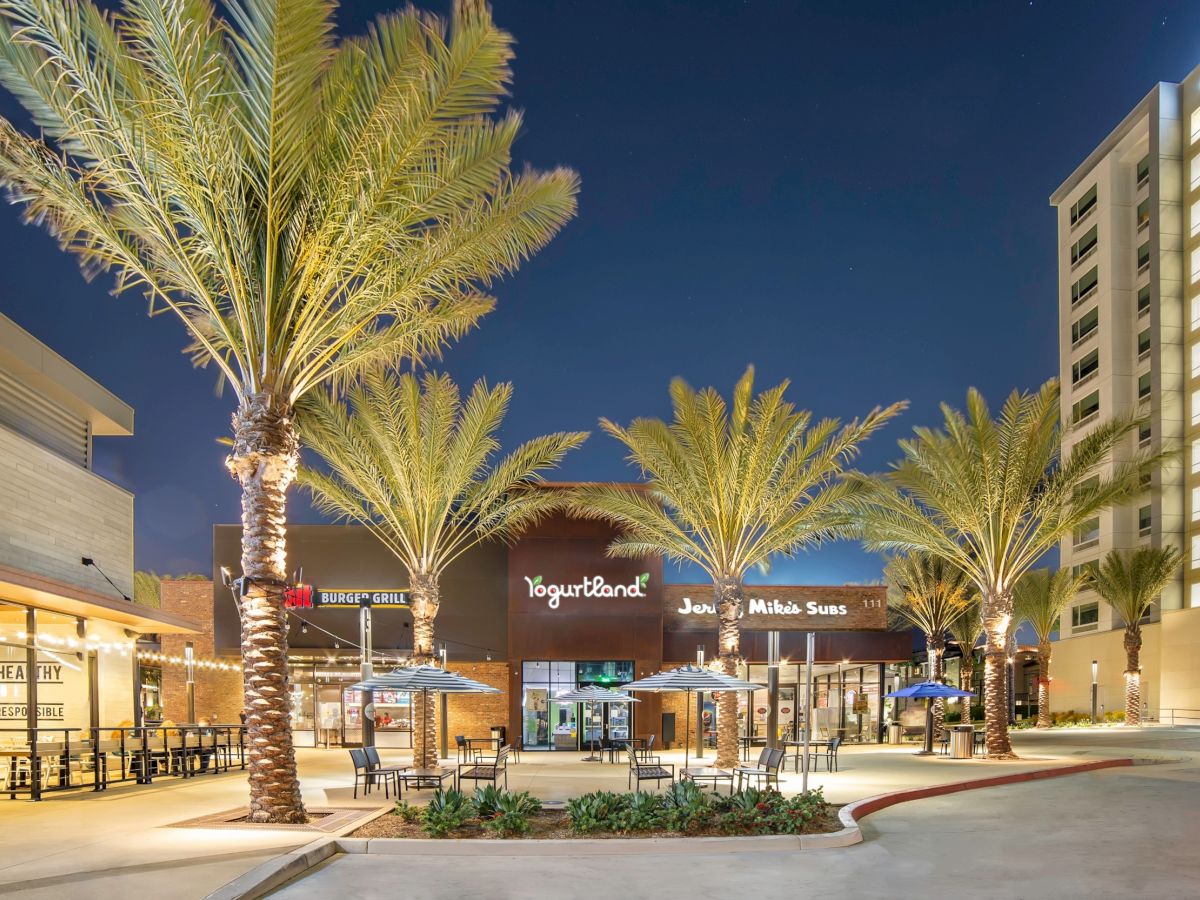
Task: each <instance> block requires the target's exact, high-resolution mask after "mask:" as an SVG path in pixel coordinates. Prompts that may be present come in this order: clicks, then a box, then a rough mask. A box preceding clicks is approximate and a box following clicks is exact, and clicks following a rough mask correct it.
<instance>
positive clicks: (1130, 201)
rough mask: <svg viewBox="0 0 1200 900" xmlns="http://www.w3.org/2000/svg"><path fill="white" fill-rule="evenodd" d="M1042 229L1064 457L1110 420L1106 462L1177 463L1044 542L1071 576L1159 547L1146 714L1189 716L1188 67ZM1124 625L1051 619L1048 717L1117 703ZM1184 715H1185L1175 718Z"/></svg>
mask: <svg viewBox="0 0 1200 900" xmlns="http://www.w3.org/2000/svg"><path fill="white" fill-rule="evenodd" d="M1050 203H1051V205H1052V206H1053V207H1054V208H1055V210H1056V213H1057V221H1058V263H1059V266H1058V268H1059V284H1058V309H1059V359H1060V379H1061V382H1062V386H1063V391H1062V417H1063V421H1064V423H1067V424H1068V426H1069V433H1068V436H1067V439H1066V441H1065V444H1066V449H1067V451H1068V452H1069V449H1070V447H1072V446H1073V445H1074V444H1076V443H1077V442H1078V441H1080V440H1082V439H1083V438H1084V437H1085V436H1086V435H1087V434H1088V433H1089V432H1090V431H1091V429H1093V428H1094V427H1095V426H1096V425H1097V424H1098V423H1100V422H1102V421H1104V420H1106V419H1109V418H1110V417H1112V416H1124V415H1130V414H1136V415H1137V416H1138V417H1140V418H1142V419H1143V422H1144V424H1143V426H1142V427H1141V429H1140V430H1139V432H1138V433H1137V434H1136V435H1134V436H1132V437H1131V438H1130V439H1129V441H1128V444H1127V446H1126V447H1125V448H1123V449H1122V451H1121V452H1120V454H1118V456H1121V455H1124V456H1126V457H1127V456H1129V455H1132V454H1134V453H1136V452H1137V451H1138V450H1139V449H1147V448H1154V449H1158V448H1163V449H1176V450H1179V451H1180V452H1181V454H1182V455H1181V457H1180V459H1179V461H1178V462H1176V463H1174V464H1172V465H1169V466H1167V467H1166V468H1164V469H1163V470H1162V471H1161V472H1159V473H1156V474H1155V475H1154V476H1153V477H1152V478H1150V479H1149V480H1148V481H1147V482H1145V483H1144V484H1143V485H1142V489H1141V490H1140V491H1139V492H1138V493H1137V494H1136V495H1135V496H1134V497H1133V498H1131V499H1130V501H1129V502H1127V503H1125V504H1123V505H1121V506H1118V507H1115V508H1114V509H1112V510H1109V511H1107V512H1105V513H1102V514H1101V515H1099V516H1097V517H1096V518H1095V519H1094V520H1092V521H1090V522H1088V523H1085V524H1084V526H1083V527H1081V528H1080V529H1078V530H1077V531H1076V532H1075V533H1074V534H1073V535H1071V536H1070V537H1069V538H1067V539H1065V540H1064V541H1063V542H1062V545H1061V547H1060V552H1061V561H1062V565H1064V566H1068V567H1071V568H1073V569H1075V570H1076V571H1081V570H1083V569H1084V568H1086V567H1089V566H1094V565H1096V564H1097V563H1098V562H1099V560H1101V559H1102V558H1103V557H1104V555H1105V554H1106V553H1108V552H1109V551H1110V550H1114V549H1116V550H1130V549H1133V548H1136V547H1139V546H1145V545H1149V546H1160V547H1161V546H1168V545H1170V546H1175V547H1178V548H1179V549H1180V550H1182V551H1183V553H1184V555H1185V564H1184V567H1183V569H1182V571H1181V572H1180V574H1179V577H1178V578H1177V579H1176V581H1175V583H1173V584H1172V585H1170V586H1169V587H1168V588H1167V589H1166V590H1165V591H1163V593H1162V596H1161V597H1160V600H1159V603H1158V604H1156V606H1155V608H1154V610H1153V611H1152V612H1151V614H1150V615H1149V616H1148V617H1147V619H1146V621H1145V623H1144V625H1143V633H1144V650H1143V653H1142V697H1143V706H1144V708H1145V711H1146V713H1147V714H1149V715H1150V716H1159V717H1162V718H1170V717H1171V716H1176V717H1180V716H1185V715H1187V714H1188V713H1189V712H1190V714H1191V715H1192V716H1195V717H1196V718H1197V719H1198V720H1200V679H1198V676H1200V671H1197V669H1196V667H1195V666H1194V665H1192V664H1190V663H1189V662H1188V660H1189V659H1195V658H1197V657H1200V69H1197V70H1195V71H1193V72H1192V73H1191V74H1189V75H1188V77H1187V78H1186V79H1185V80H1184V81H1183V82H1181V83H1178V84H1174V83H1160V84H1158V85H1156V86H1155V87H1154V88H1153V90H1151V91H1150V93H1148V94H1147V95H1146V97H1145V98H1144V99H1143V100H1142V101H1141V102H1140V103H1139V104H1138V105H1137V106H1136V107H1135V108H1134V109H1133V110H1132V111H1131V112H1130V113H1129V114H1128V115H1127V116H1126V117H1125V118H1124V120H1122V121H1121V123H1120V124H1118V125H1117V127H1116V128H1115V129H1114V130H1113V131H1112V132H1111V133H1110V134H1109V135H1108V136H1107V137H1106V138H1105V139H1104V141H1103V142H1102V143H1101V144H1100V145H1099V146H1098V147H1097V148H1096V149H1095V150H1094V151H1092V153H1091V154H1090V155H1089V156H1088V157H1087V158H1086V159H1085V160H1084V161H1083V162H1082V163H1081V164H1080V165H1079V166H1078V167H1077V168H1076V170H1075V171H1074V172H1073V173H1072V174H1071V176H1070V177H1069V178H1068V179H1067V180H1066V181H1065V182H1063V184H1062V185H1061V186H1060V187H1059V188H1058V190H1056V191H1055V192H1054V194H1053V195H1052V196H1051V198H1050ZM1124 626H1125V623H1124V622H1123V621H1121V620H1120V618H1119V617H1118V616H1116V615H1115V613H1113V611H1112V610H1111V609H1110V608H1109V607H1108V606H1107V605H1106V604H1105V603H1104V602H1103V601H1102V600H1101V599H1100V598H1099V597H1098V596H1097V595H1096V594H1095V593H1094V592H1092V591H1090V590H1084V591H1081V592H1080V594H1079V595H1078V596H1077V597H1076V598H1075V601H1074V602H1073V604H1072V606H1071V608H1070V609H1069V610H1068V611H1067V612H1065V613H1064V614H1063V617H1062V620H1061V622H1060V628H1059V635H1058V643H1057V644H1056V646H1055V653H1054V663H1053V666H1052V676H1053V678H1054V688H1053V690H1052V692H1051V696H1052V706H1053V709H1054V710H1056V711H1057V710H1077V711H1085V710H1087V709H1089V708H1090V703H1091V685H1092V669H1093V666H1092V662H1093V660H1094V661H1095V662H1096V666H1095V669H1096V673H1097V692H1098V699H1099V704H1100V705H1101V706H1104V707H1105V708H1106V709H1108V710H1113V709H1119V708H1121V707H1122V706H1123V703H1124V670H1125V654H1124V649H1123V646H1122V634H1123V631H1124ZM1189 707H1193V708H1192V709H1190V710H1189Z"/></svg>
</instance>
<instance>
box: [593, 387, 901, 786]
mask: <svg viewBox="0 0 1200 900" xmlns="http://www.w3.org/2000/svg"><path fill="white" fill-rule="evenodd" d="M787 387H788V382H786V381H785V382H783V383H781V384H779V385H776V386H775V387H773V388H770V389H769V390H766V391H763V392H762V393H760V394H758V395H757V396H755V394H754V368H753V367H750V368H748V369H747V370H746V374H745V375H743V376H742V378H741V379H740V380H739V381H738V383H737V386H736V387H735V388H734V391H733V400H732V405H731V407H732V408H730V407H727V406H726V403H725V400H724V399H723V398H722V397H721V395H720V394H719V393H718V392H717V391H716V389H714V388H704V389H703V390H701V391H695V390H693V389H692V388H691V387H690V386H689V385H688V384H687V383H686V382H684V381H683V380H682V379H679V378H677V379H675V380H674V381H672V382H671V405H672V409H673V414H674V415H673V420H672V422H671V423H670V424H668V423H666V422H663V421H660V420H658V419H635V420H634V421H633V423H632V424H630V426H629V427H628V428H622V427H621V426H620V425H617V424H615V423H613V422H610V421H609V420H608V419H601V420H600V425H601V427H602V428H603V429H604V430H605V431H606V432H608V433H609V434H610V435H612V436H613V437H615V438H616V439H617V440H619V441H620V442H621V443H623V444H624V445H625V446H626V447H627V448H628V449H629V459H630V461H631V462H632V463H634V464H635V465H637V466H638V467H639V468H640V469H641V471H642V473H643V475H644V476H646V477H647V478H648V481H649V484H648V487H649V490H648V492H645V493H643V492H636V491H629V490H625V489H622V488H620V487H618V486H615V485H590V486H587V487H585V488H581V489H580V490H579V491H578V492H577V493H576V495H575V501H574V503H573V505H572V509H573V510H574V512H575V513H576V514H578V515H582V516H590V517H593V518H600V519H604V520H607V521H609V522H611V523H613V524H614V525H615V526H617V528H618V530H619V536H618V537H617V538H616V539H615V540H614V541H613V542H612V544H610V545H609V548H608V552H609V553H610V554H611V555H613V556H625V557H635V558H636V557H642V556H646V555H648V554H660V555H662V556H665V557H667V558H668V559H670V560H673V561H675V562H690V563H694V564H695V565H697V566H699V567H700V568H702V569H703V570H704V571H705V572H706V573H707V575H708V577H709V578H711V579H712V582H713V598H714V606H715V608H716V610H717V620H718V628H719V634H718V651H719V655H718V659H719V661H720V665H721V667H722V669H723V670H724V671H725V672H726V674H729V675H733V674H735V673H736V671H737V665H738V660H739V653H740V649H741V634H740V630H739V625H738V618H739V616H740V615H741V613H742V606H743V599H744V590H743V579H744V578H745V576H746V573H747V572H748V571H749V570H750V569H751V568H752V567H758V568H760V569H765V568H766V567H767V565H768V564H769V562H770V560H771V557H772V556H774V555H775V554H783V555H792V554H794V553H796V552H798V551H799V550H800V549H802V548H805V547H810V546H812V545H814V544H818V543H821V542H823V541H826V540H831V539H834V538H837V537H842V536H846V535H848V534H850V533H851V532H852V529H853V526H854V519H853V515H852V510H851V507H850V501H851V500H852V499H853V498H854V496H855V495H856V494H858V493H860V492H861V491H862V490H863V488H862V487H861V486H860V485H859V484H857V483H854V482H849V481H845V480H843V479H841V478H840V476H841V475H842V474H843V473H844V472H845V471H846V467H847V465H848V463H849V461H850V460H851V459H853V457H854V456H856V455H857V453H858V449H859V445H860V444H861V443H862V442H863V441H864V440H866V438H867V437H868V436H869V435H871V434H872V433H873V432H874V431H875V430H877V429H878V428H880V427H881V426H882V425H883V424H884V423H885V422H886V421H887V420H888V419H890V418H892V416H894V415H896V414H897V413H898V412H899V411H900V410H901V409H902V408H903V404H895V405H893V406H889V407H887V408H885V409H881V408H876V409H874V410H872V411H871V412H870V413H868V414H867V416H866V417H865V418H863V419H862V420H857V419H856V420H854V421H852V422H850V423H849V424H847V425H845V426H844V427H843V426H841V424H840V423H839V422H838V421H837V420H835V419H824V420H822V421H820V422H817V423H816V424H813V423H812V417H811V414H810V413H808V412H805V411H797V410H796V409H795V407H794V406H793V404H791V403H789V402H787V401H786V400H784V393H785V392H786V390H787ZM737 749H738V748H737V697H736V695H735V694H734V693H733V692H731V691H725V692H723V693H722V694H721V699H720V705H719V722H718V727H717V765H718V766H726V767H728V766H734V765H736V764H737Z"/></svg>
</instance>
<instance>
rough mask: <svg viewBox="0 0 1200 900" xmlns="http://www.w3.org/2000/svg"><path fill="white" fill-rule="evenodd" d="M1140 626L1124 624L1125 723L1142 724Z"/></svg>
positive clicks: (1135, 623) (1137, 624)
mask: <svg viewBox="0 0 1200 900" xmlns="http://www.w3.org/2000/svg"><path fill="white" fill-rule="evenodd" d="M1141 653H1142V626H1141V625H1140V624H1139V623H1137V622H1134V623H1132V624H1130V625H1126V626H1125V724H1126V725H1141V724H1142V667H1141V662H1140V657H1141Z"/></svg>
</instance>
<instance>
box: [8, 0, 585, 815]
mask: <svg viewBox="0 0 1200 900" xmlns="http://www.w3.org/2000/svg"><path fill="white" fill-rule="evenodd" d="M224 5H225V7H226V9H227V10H228V18H221V17H220V16H218V15H217V13H216V11H215V8H214V4H213V3H212V2H211V0H165V2H164V0H125V3H124V5H123V7H122V8H121V10H120V12H119V14H115V15H114V14H111V13H107V12H103V11H101V10H100V9H99V8H98V7H97V6H96V5H94V3H93V2H91V0H71V2H69V3H63V2H55V0H6V2H5V3H3V5H2V6H0V84H3V85H4V86H5V87H6V88H7V89H8V90H9V91H10V92H11V93H12V94H13V95H15V97H16V98H17V99H18V100H19V101H20V102H21V103H22V105H24V107H25V108H26V110H27V111H28V112H29V115H30V119H31V120H32V124H33V126H34V127H35V128H36V130H37V134H38V135H39V136H38V137H33V136H29V135H26V134H23V133H22V132H20V131H19V130H18V129H17V128H15V127H14V126H13V125H12V124H11V123H10V122H7V121H4V120H0V184H2V185H3V186H4V187H5V188H7V189H8V192H9V197H10V198H11V200H12V201H13V202H14V203H17V204H20V205H22V206H23V207H24V215H25V218H26V219H27V220H28V221H32V222H37V223H40V224H42V225H44V226H45V227H47V228H48V229H49V230H50V232H51V233H52V234H54V235H55V236H56V237H57V238H58V240H59V242H60V243H61V245H62V246H63V247H64V248H65V249H68V250H71V251H73V252H75V253H77V254H78V255H79V256H80V258H81V261H82V265H83V269H84V271H85V273H86V274H88V275H93V274H96V273H98V272H103V271H109V272H111V273H112V275H113V278H114V282H115V290H116V291H117V292H122V291H126V290H135V291H140V292H141V293H143V294H144V295H145V297H146V298H147V299H148V300H149V303H150V312H151V314H156V313H161V312H165V311H168V310H169V311H170V312H172V313H174V314H175V315H176V316H177V317H178V318H179V320H180V322H181V323H182V324H183V326H184V329H185V330H186V332H187V334H188V337H189V338H190V342H191V343H190V347H189V348H188V352H189V353H190V355H191V358H192V360H193V362H194V363H195V364H197V365H201V366H213V367H214V368H215V369H216V370H217V371H218V373H219V375H220V380H221V382H222V383H223V384H225V385H227V386H228V387H229V388H230V389H231V390H232V392H233V394H234V397H235V401H236V411H235V412H234V415H233V422H232V426H233V440H232V450H231V452H230V454H229V457H228V460H227V465H228V468H229V471H230V473H231V474H232V475H233V477H235V478H236V479H237V481H238V483H239V485H240V486H241V491H242V526H243V537H242V572H243V579H244V580H243V582H242V584H243V586H244V592H245V596H244V598H243V600H242V623H243V632H242V656H243V660H244V668H245V680H244V683H245V704H246V725H247V730H248V753H249V769H250V774H249V780H250V796H251V813H250V817H251V819H252V820H254V821H271V822H298V821H304V819H305V814H304V807H303V804H302V803H301V800H300V789H299V783H298V781H297V778H296V767H295V759H294V753H293V749H292V741H291V728H290V721H289V710H288V699H287V698H288V696H289V694H288V690H287V658H286V650H287V647H286V630H285V625H286V623H285V618H284V613H283V607H282V594H283V589H284V586H285V584H286V582H287V568H286V544H285V523H286V518H287V517H286V496H287V490H288V487H289V485H290V484H291V482H292V481H293V479H294V477H295V472H296V466H297V460H298V455H297V454H298V450H297V447H298V437H297V433H296V426H295V423H294V420H293V411H294V407H295V404H296V403H297V401H299V400H300V399H301V398H302V397H303V396H305V395H306V394H308V393H309V392H310V391H313V390H314V389H316V388H319V387H322V386H328V385H333V386H337V385H339V384H343V383H345V382H346V381H347V380H349V379H351V378H352V377H353V376H354V375H355V373H357V372H359V371H361V370H363V369H365V368H368V367H371V366H375V365H379V364H390V363H395V362H397V361H399V360H402V359H405V358H413V357H417V356H425V355H429V354H432V353H436V351H438V349H439V348H440V347H442V346H443V344H444V343H445V342H446V341H448V340H450V339H452V338H454V337H456V336H458V335H460V334H462V333H463V332H464V331H466V330H468V329H469V328H471V327H472V326H473V325H474V324H475V323H476V322H477V321H478V320H479V319H480V317H481V316H483V315H484V314H485V313H486V312H487V311H488V310H489V309H491V307H492V305H493V300H492V298H490V297H488V296H487V295H486V294H484V293H482V292H481V290H480V289H479V288H478V287H477V285H479V284H483V285H486V284H488V283H490V282H491V281H492V280H494V279H495V278H496V277H498V276H500V275H502V274H504V273H506V272H509V271H511V270H513V269H515V268H516V267H517V265H518V264H519V262H520V261H521V260H522V259H523V258H525V257H527V256H528V255H529V254H531V253H533V252H535V251H536V250H537V249H539V248H540V247H541V246H543V245H544V244H545V243H546V242H547V241H548V240H550V238H551V237H552V236H553V235H554V234H555V233H556V232H557V231H558V230H559V229H560V228H561V227H562V226H563V225H564V224H565V223H566V222H567V220H569V219H570V218H571V216H572V215H573V214H574V211H575V196H576V192H577V180H576V176H575V175H574V174H573V173H572V172H570V171H567V170H565V169H557V170H554V171H552V172H549V173H545V174H538V173H535V172H526V173H525V174H522V175H513V174H512V173H511V172H510V167H509V160H510V148H511V145H512V141H513V139H514V137H515V136H516V134H517V131H518V130H519V129H520V126H521V120H520V117H519V116H518V115H516V114H515V113H511V112H506V113H503V114H500V115H498V116H497V114H496V113H497V109H498V105H499V101H500V98H501V97H502V96H503V95H504V94H505V92H506V91H507V87H508V84H509V82H510V66H509V63H510V60H511V58H512V39H511V37H510V36H509V35H507V34H505V33H504V32H502V31H500V30H498V29H497V28H496V27H495V26H494V25H493V23H492V21H491V18H490V15H489V13H488V11H487V8H486V6H485V5H484V3H483V2H482V0H455V2H454V11H453V15H452V17H451V21H450V23H449V24H447V23H446V22H444V21H442V20H441V19H439V18H437V17H435V16H432V15H428V14H424V13H421V12H418V11H416V10H414V9H411V8H410V9H407V10H405V11H403V12H401V13H398V14H395V15H386V16H381V17H380V18H378V19H377V20H376V21H375V22H374V24H372V26H371V27H370V29H369V31H368V33H367V34H366V35H364V36H362V37H354V38H346V39H344V40H341V41H337V40H336V39H335V38H334V34H333V30H334V21H333V11H334V7H335V5H336V4H335V2H334V0H227V2H226V3H225V4H224Z"/></svg>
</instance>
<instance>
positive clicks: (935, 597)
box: [883, 550, 972, 738]
mask: <svg viewBox="0 0 1200 900" xmlns="http://www.w3.org/2000/svg"><path fill="white" fill-rule="evenodd" d="M883 571H884V578H885V579H886V581H887V585H888V604H889V609H894V610H895V611H896V612H897V613H898V614H899V615H900V616H901V617H902V618H903V619H905V620H906V621H907V622H908V623H909V624H910V625H912V626H913V627H915V628H919V629H921V632H922V633H923V634H924V635H925V646H926V649H927V650H928V653H929V679H930V680H931V681H945V678H946V669H945V659H944V657H945V653H946V631H947V630H948V629H949V628H950V626H951V625H952V624H953V623H954V621H955V620H956V619H958V618H959V617H960V616H961V615H962V614H963V611H964V610H966V608H967V606H968V604H969V602H970V600H969V597H970V593H971V588H972V585H971V582H970V580H969V579H968V578H967V576H966V575H964V574H963V572H962V570H961V569H959V568H957V567H955V566H954V565H952V564H951V563H948V562H946V561H945V560H944V559H942V558H941V557H937V556H933V555H932V554H929V553H922V552H921V551H919V550H918V551H913V552H911V553H906V554H904V555H902V556H895V557H892V559H890V560H888V563H887V565H886V566H885V567H884V570H883ZM968 705H969V704H968ZM945 715H946V701H945V700H943V699H941V698H939V699H937V700H934V701H933V734H934V736H935V737H939V738H940V736H941V734H942V731H943V730H944V728H945Z"/></svg>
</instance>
